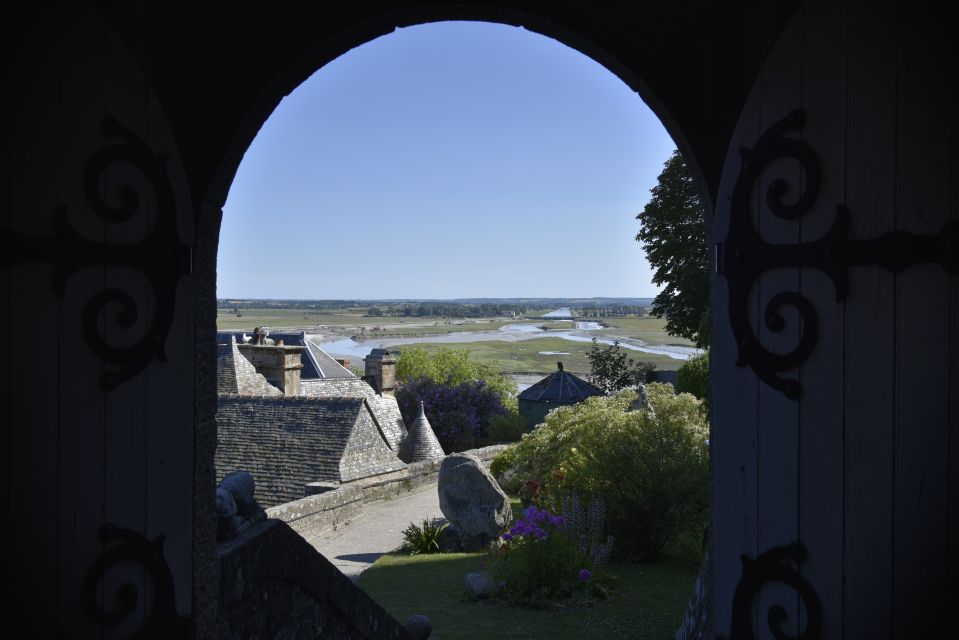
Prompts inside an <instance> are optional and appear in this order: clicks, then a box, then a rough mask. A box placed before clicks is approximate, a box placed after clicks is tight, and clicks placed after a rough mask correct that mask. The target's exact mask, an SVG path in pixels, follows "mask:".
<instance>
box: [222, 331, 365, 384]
mask: <svg viewBox="0 0 959 640" xmlns="http://www.w3.org/2000/svg"><path fill="white" fill-rule="evenodd" d="M244 335H246V336H249V335H250V334H248V333H245V332H243V331H217V333H216V343H217V345H220V344H229V342H230V338H231V337H233V338H236V341H237V342H243V336H244ZM267 337H268V338H269V339H270V340H274V341H276V340H282V341H283V344H288V345H293V346H300V347H306V349H304V350H303V353H301V354H300V363H301V364H302V365H303V368H302V369H300V379H301V380H313V379H316V378H346V377H352V376H353V372H351V371H349V370H348V369H346V368H344V367H343V366H342V365H340V363H338V362H337V361H336V360H334V359H333V358H332V357H330V355H329V354H327V353H326V352H325V351H323V350H322V349H320V347H319V345H318V344H311V342H310V340H309V339H307V337H306V333H305V332H304V331H299V332H296V333H273V332H272V331H271V332H270V335H269V336H267Z"/></svg>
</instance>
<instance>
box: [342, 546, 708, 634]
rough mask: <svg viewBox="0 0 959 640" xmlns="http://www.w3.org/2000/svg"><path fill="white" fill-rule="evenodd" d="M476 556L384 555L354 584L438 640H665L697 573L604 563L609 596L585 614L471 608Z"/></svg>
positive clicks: (682, 567)
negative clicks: (469, 587) (419, 621)
mask: <svg viewBox="0 0 959 640" xmlns="http://www.w3.org/2000/svg"><path fill="white" fill-rule="evenodd" d="M485 558H486V555H485V554H483V553H440V554H432V555H425V556H408V555H392V554H391V555H385V556H382V557H380V559H379V560H377V561H376V563H375V564H374V565H373V566H372V567H370V568H369V569H367V570H366V571H365V572H363V573H362V574H361V575H360V577H359V580H358V584H359V585H360V587H362V588H363V589H364V590H365V591H366V592H367V593H369V594H370V595H371V596H372V597H373V598H374V599H375V600H376V601H377V602H379V603H380V604H382V605H383V606H384V607H385V608H386V609H387V611H389V612H390V613H391V614H392V615H393V616H394V617H395V618H397V619H398V620H400V621H401V622H404V621H406V620H407V619H408V618H409V617H410V616H411V615H414V614H423V615H426V616H427V617H429V619H430V620H431V621H432V623H433V632H434V634H435V635H436V637H438V638H442V639H443V640H472V639H477V640H479V639H482V640H487V639H488V638H531V639H532V638H550V640H565V639H567V638H568V639H574V638H575V639H582V638H644V639H645V638H650V639H653V638H663V639H664V640H665V639H667V638H672V637H673V636H674V634H675V633H676V629H677V628H678V627H679V624H680V622H681V621H682V616H683V613H684V612H685V610H686V604H687V602H688V601H689V596H690V594H691V593H692V588H693V583H694V582H695V580H696V574H697V572H698V571H699V566H698V564H697V562H696V561H694V560H692V559H688V558H687V559H681V558H666V559H664V560H661V561H659V562H655V563H649V564H627V563H612V564H610V567H609V571H610V573H611V574H613V575H615V576H617V581H616V584H617V592H616V594H615V595H614V596H613V597H612V598H610V599H609V600H607V601H601V602H597V603H596V604H594V605H593V606H591V607H583V608H575V609H574V608H571V609H552V610H529V609H522V608H516V607H510V606H509V605H507V604H505V603H500V602H471V601H469V600H468V599H467V597H466V587H465V584H464V576H465V575H466V574H467V573H469V572H472V571H482V570H483V565H484V561H485Z"/></svg>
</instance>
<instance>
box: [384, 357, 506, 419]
mask: <svg viewBox="0 0 959 640" xmlns="http://www.w3.org/2000/svg"><path fill="white" fill-rule="evenodd" d="M396 378H397V380H399V381H400V383H403V382H412V381H414V380H422V379H425V380H429V381H431V382H435V383H438V384H442V385H445V386H447V387H455V386H458V385H461V384H463V383H466V382H476V381H482V382H483V383H484V384H485V385H486V386H487V387H489V388H491V389H493V390H494V391H495V392H496V394H497V395H499V397H500V399H501V401H502V402H503V404H504V405H511V404H515V402H516V383H515V382H513V380H512V379H511V378H508V377H506V376H504V375H503V374H501V373H498V372H496V371H494V370H493V369H492V368H491V367H489V366H487V365H485V364H480V363H478V362H473V361H472V360H470V352H469V350H468V349H449V348H446V347H443V348H440V349H438V350H436V351H434V352H430V351H428V350H426V349H425V348H423V347H420V346H408V347H403V349H402V351H401V352H400V358H399V361H398V362H397V363H396Z"/></svg>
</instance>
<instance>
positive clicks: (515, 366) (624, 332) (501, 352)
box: [217, 309, 691, 374]
mask: <svg viewBox="0 0 959 640" xmlns="http://www.w3.org/2000/svg"><path fill="white" fill-rule="evenodd" d="M240 314H241V315H240V316H237V315H236V314H235V313H234V312H233V310H232V309H218V310H217V329H221V330H230V331H239V330H243V331H248V332H252V331H253V328H254V327H257V326H267V327H270V330H272V331H274V332H279V331H281V330H306V331H311V332H315V333H319V334H324V333H328V330H329V329H333V330H334V332H340V333H341V335H350V333H351V332H352V331H355V332H356V333H357V334H362V335H364V336H366V337H367V338H371V339H372V338H376V337H384V338H386V337H394V338H395V337H404V336H410V337H414V336H427V335H445V334H453V333H459V332H463V331H496V330H498V329H499V328H500V327H502V326H503V325H506V324H531V325H535V326H546V327H548V328H549V329H554V330H569V329H571V328H572V323H569V322H560V321H544V320H526V319H524V318H515V319H508V320H507V319H503V318H466V319H455V320H449V324H447V322H448V321H447V320H446V319H443V318H422V317H419V318H417V317H396V318H394V317H369V316H367V315H365V314H366V311H365V309H349V310H344V311H343V312H336V313H328V312H324V313H320V312H316V311H309V310H302V309H241V310H240ZM602 320H603V322H605V323H606V324H607V325H609V326H608V327H607V328H605V329H601V330H597V331H593V332H590V333H591V335H596V336H597V337H606V338H616V337H620V338H634V339H638V340H642V341H644V342H646V343H647V344H649V345H662V344H678V345H686V346H688V345H690V344H691V343H690V342H689V341H687V340H683V339H682V338H675V337H673V336H670V335H668V334H667V333H666V332H665V331H664V330H663V326H664V324H665V323H664V321H663V320H661V319H658V318H604V319H602ZM396 325H399V326H396ZM363 328H365V331H363V330H362V329H363ZM344 330H345V331H346V333H345V334H344V333H342V332H343V331H344ZM403 346H404V345H399V346H397V347H396V348H397V349H402V348H403ZM421 346H422V347H423V348H425V349H427V350H433V351H435V350H437V349H440V348H443V347H446V348H450V349H466V350H469V351H470V354H471V357H472V358H473V359H474V360H476V361H478V362H482V363H485V364H489V365H490V366H491V367H493V368H494V369H495V370H496V371H501V372H506V373H535V374H540V373H543V374H545V373H551V372H553V371H555V370H556V362H557V361H562V362H563V365H564V367H565V368H566V370H567V371H572V372H573V373H578V374H586V373H588V372H589V361H588V360H587V358H586V354H587V353H589V350H590V347H591V346H592V345H591V343H588V342H573V341H570V340H563V339H562V338H550V337H549V336H548V335H546V336H543V337H541V338H534V339H530V340H521V341H515V342H509V341H495V342H494V341H489V342H471V343H455V342H454V343H446V344H439V343H435V344H434V343H422V344H421ZM542 351H556V352H563V353H562V354H556V355H543V354H541V353H540V352H542ZM627 353H628V355H629V357H631V358H633V359H634V360H644V361H647V362H652V363H653V364H655V365H656V369H658V370H661V371H663V370H665V371H671V370H675V369H677V368H678V367H679V366H680V365H681V364H682V362H683V361H682V360H675V359H673V358H670V357H668V356H663V355H658V354H652V353H642V352H638V351H628V352H627Z"/></svg>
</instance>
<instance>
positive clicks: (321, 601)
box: [217, 520, 416, 640]
mask: <svg viewBox="0 0 959 640" xmlns="http://www.w3.org/2000/svg"><path fill="white" fill-rule="evenodd" d="M217 564H218V565H219V573H220V591H219V620H218V623H217V636H218V637H220V638H274V639H280V640H298V639H300V638H304V639H306V638H332V639H334V640H339V639H347V638H349V639H351V640H353V639H369V640H416V639H415V638H414V636H413V635H412V634H411V633H410V632H409V631H407V630H406V628H405V627H403V626H402V624H400V622H399V621H397V620H396V619H395V618H393V617H392V616H391V615H390V614H389V613H387V612H386V610H385V609H383V607H382V606H380V605H379V604H377V603H376V602H375V601H374V600H373V599H372V598H370V597H369V596H368V595H367V594H366V592H364V591H363V590H362V589H360V588H359V587H357V586H356V585H355V584H353V582H352V581H351V580H350V579H349V578H347V577H346V576H345V575H343V574H342V573H341V572H340V571H339V569H337V568H336V567H335V566H333V565H332V564H331V563H330V562H329V560H327V559H326V558H324V557H323V556H322V555H321V554H320V553H318V552H317V551H316V550H315V549H314V548H313V547H311V546H310V545H309V543H307V542H306V540H304V539H303V538H302V537H300V536H299V535H297V534H296V533H295V532H294V531H293V530H292V529H290V527H288V526H287V525H286V524H284V523H282V522H279V521H278V520H266V521H265V522H261V523H260V524H257V525H255V526H254V527H251V528H250V529H248V530H247V531H245V532H243V533H242V534H241V535H240V536H239V537H238V538H237V539H235V540H232V541H230V542H228V543H225V544H222V545H220V546H219V547H218V548H217Z"/></svg>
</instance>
